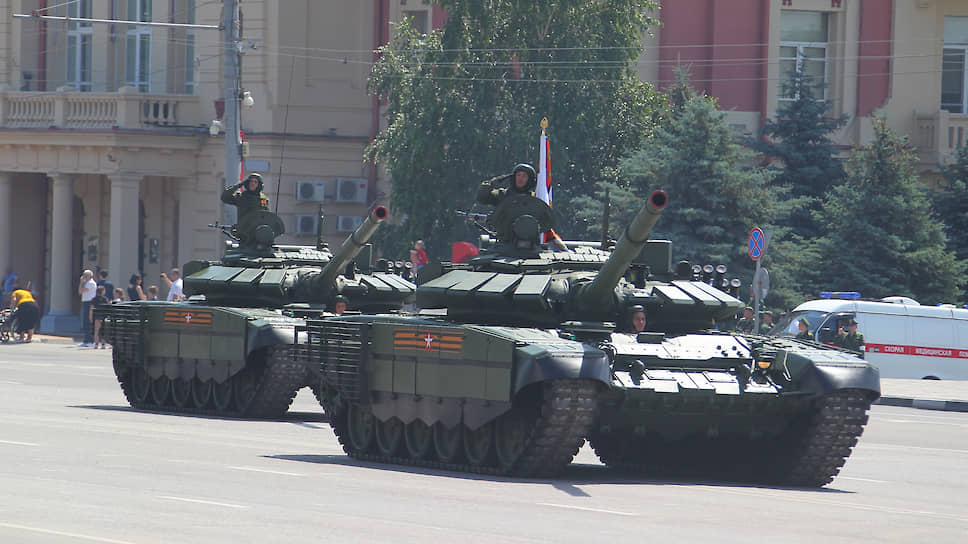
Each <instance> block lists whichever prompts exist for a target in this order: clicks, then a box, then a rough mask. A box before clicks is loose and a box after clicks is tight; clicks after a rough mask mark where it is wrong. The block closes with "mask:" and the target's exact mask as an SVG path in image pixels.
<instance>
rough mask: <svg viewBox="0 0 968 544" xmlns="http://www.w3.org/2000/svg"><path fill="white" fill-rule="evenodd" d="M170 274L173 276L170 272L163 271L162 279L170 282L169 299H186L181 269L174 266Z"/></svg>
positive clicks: (167, 282)
mask: <svg viewBox="0 0 968 544" xmlns="http://www.w3.org/2000/svg"><path fill="white" fill-rule="evenodd" d="M170 274H171V276H170V277H169V275H168V274H165V273H164V272H162V273H161V280H162V281H164V282H165V283H166V284H168V300H169V301H179V300H185V293H184V292H183V291H182V285H183V283H182V279H181V270H179V269H177V268H172V269H171V273H170Z"/></svg>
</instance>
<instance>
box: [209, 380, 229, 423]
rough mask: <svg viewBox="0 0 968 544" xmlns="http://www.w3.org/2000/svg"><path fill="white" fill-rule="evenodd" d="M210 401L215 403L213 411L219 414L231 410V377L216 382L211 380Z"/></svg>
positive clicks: (225, 413)
mask: <svg viewBox="0 0 968 544" xmlns="http://www.w3.org/2000/svg"><path fill="white" fill-rule="evenodd" d="M212 382H213V383H212V402H214V403H215V411H216V412H217V413H218V415H220V416H224V415H227V413H228V412H229V411H231V410H232V389H233V386H232V378H229V379H227V380H225V381H224V382H222V383H218V382H216V381H214V380H212Z"/></svg>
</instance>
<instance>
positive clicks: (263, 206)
mask: <svg viewBox="0 0 968 544" xmlns="http://www.w3.org/2000/svg"><path fill="white" fill-rule="evenodd" d="M263 187H264V186H263V183H262V176H260V175H259V174H256V173H254V172H253V173H251V174H249V177H247V178H245V181H244V182H242V183H239V184H238V185H231V186H229V187H226V188H225V190H224V191H222V202H224V203H226V204H232V205H233V206H236V207H238V208H239V217H238V223H241V222H242V217H244V216H245V214H247V213H249V212H251V211H254V210H268V209H269V197H267V196H266V195H265V193H263V192H262V189H263Z"/></svg>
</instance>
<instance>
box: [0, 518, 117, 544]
mask: <svg viewBox="0 0 968 544" xmlns="http://www.w3.org/2000/svg"><path fill="white" fill-rule="evenodd" d="M0 527H6V528H8V529H19V530H21V531H33V532H35V533H43V534H47V535H56V536H66V537H68V538H79V539H81V540H90V541H91V542H106V543H108V544H132V543H131V542H128V541H127V540H114V539H113V538H101V537H98V536H88V535H81V534H78V533H66V532H64V531H53V530H50V529H40V528H38V527H27V526H26V525H16V524H14V523H3V522H0Z"/></svg>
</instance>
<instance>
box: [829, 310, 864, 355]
mask: <svg viewBox="0 0 968 544" xmlns="http://www.w3.org/2000/svg"><path fill="white" fill-rule="evenodd" d="M834 344H836V345H838V346H840V347H842V348H844V349H850V350H854V351H861V350H862V349H863V347H864V335H863V334H861V333H859V332H857V320H856V319H854V318H853V317H852V318H850V319H848V320H847V324H846V326H843V327H841V328H840V334H838V335H837V339H836V340H834Z"/></svg>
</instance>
